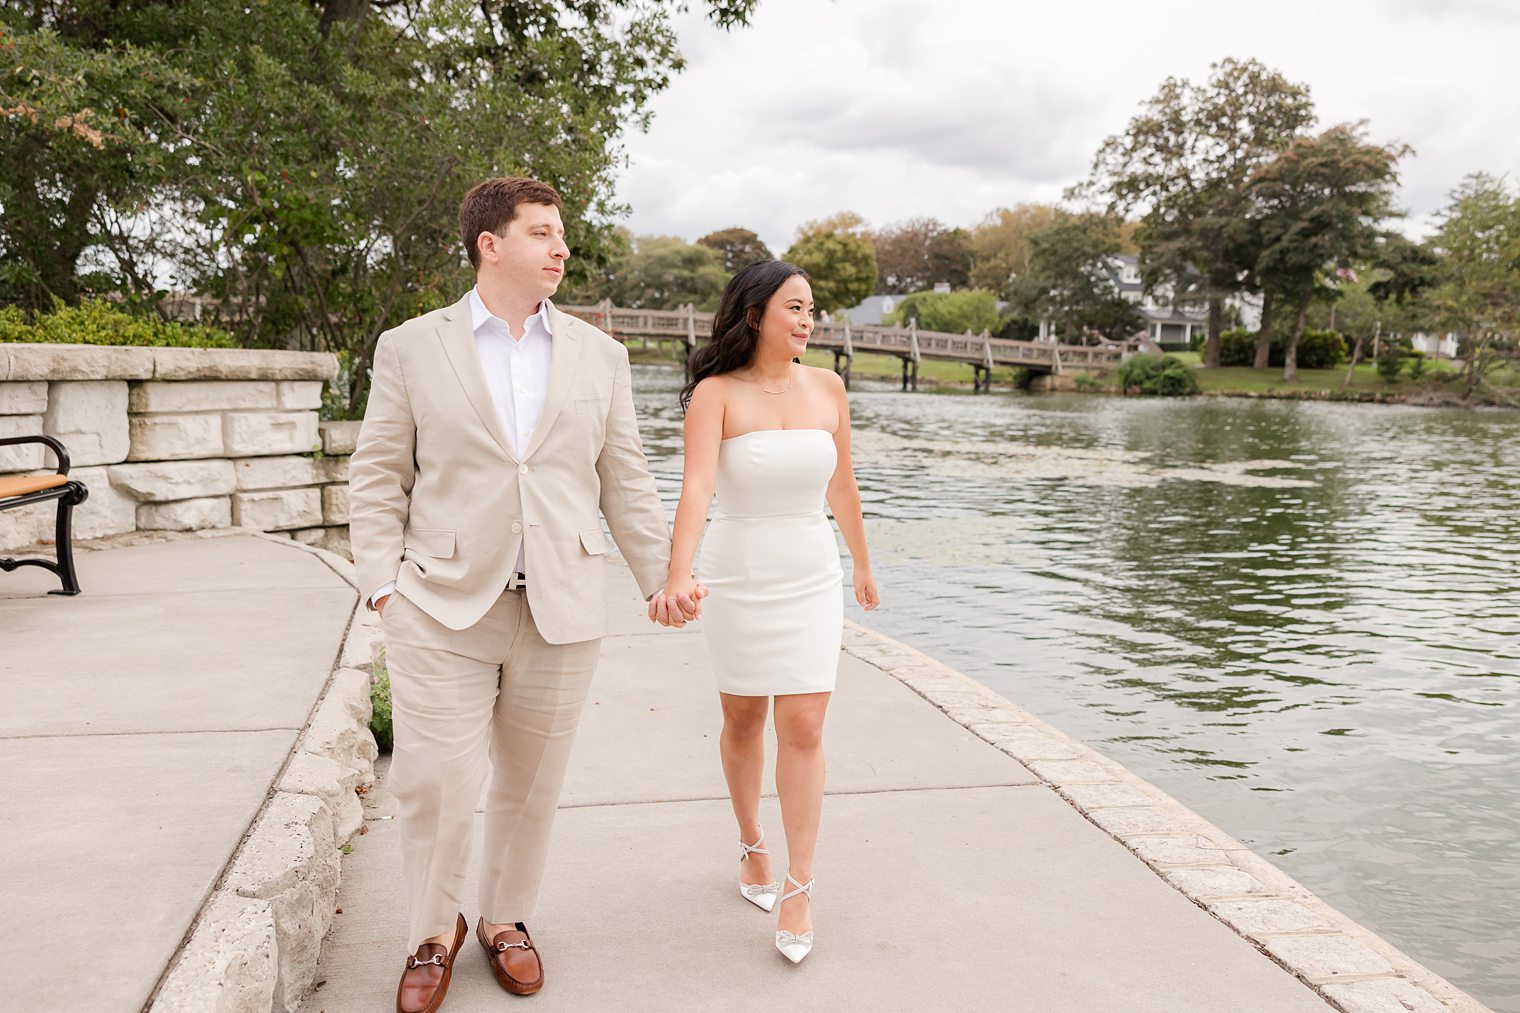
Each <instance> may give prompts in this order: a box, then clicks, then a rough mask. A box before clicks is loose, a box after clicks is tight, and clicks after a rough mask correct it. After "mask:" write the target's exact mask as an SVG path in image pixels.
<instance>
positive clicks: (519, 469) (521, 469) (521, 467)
mask: <svg viewBox="0 0 1520 1013" xmlns="http://www.w3.org/2000/svg"><path fill="white" fill-rule="evenodd" d="M517 473H518V474H519V475H526V474H527V473H528V466H527V465H526V464H519V465H518V466H517Z"/></svg>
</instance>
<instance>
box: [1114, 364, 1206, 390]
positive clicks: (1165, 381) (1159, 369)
mask: <svg viewBox="0 0 1520 1013" xmlns="http://www.w3.org/2000/svg"><path fill="white" fill-rule="evenodd" d="M1116 378H1117V379H1118V381H1119V389H1120V390H1122V391H1123V392H1124V393H1126V394H1128V393H1129V391H1130V388H1131V387H1133V388H1134V389H1135V390H1137V391H1139V392H1140V393H1141V394H1155V395H1160V396H1162V397H1179V396H1182V395H1185V394H1196V393H1198V380H1197V379H1196V378H1195V377H1194V376H1193V371H1192V370H1191V369H1189V368H1188V367H1187V365H1186V363H1184V362H1183V361H1182V360H1181V359H1179V358H1177V357H1176V356H1175V355H1137V356H1135V357H1134V358H1132V359H1130V360H1129V361H1127V362H1125V363H1124V364H1123V365H1121V366H1120V367H1119V370H1118V373H1117V374H1116Z"/></svg>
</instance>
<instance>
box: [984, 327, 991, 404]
mask: <svg viewBox="0 0 1520 1013" xmlns="http://www.w3.org/2000/svg"><path fill="white" fill-rule="evenodd" d="M982 368H983V370H985V380H984V382H983V384H982V389H983V390H985V391H986V392H987V393H989V394H991V393H992V334H991V332H989V331H988V330H987V329H986V328H985V327H984V328H982Z"/></svg>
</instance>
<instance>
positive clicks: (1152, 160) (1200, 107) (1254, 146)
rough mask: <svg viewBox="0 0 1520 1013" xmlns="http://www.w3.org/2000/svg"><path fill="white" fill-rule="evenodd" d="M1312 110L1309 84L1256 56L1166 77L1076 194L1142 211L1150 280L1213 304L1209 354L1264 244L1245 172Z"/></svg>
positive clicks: (1140, 233) (1207, 359) (1285, 140)
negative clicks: (1252, 223)
mask: <svg viewBox="0 0 1520 1013" xmlns="http://www.w3.org/2000/svg"><path fill="white" fill-rule="evenodd" d="M1313 120H1314V112H1313V104H1312V102H1311V101H1310V98H1309V89H1308V88H1307V87H1306V86H1304V85H1300V84H1294V83H1293V82H1290V81H1289V80H1287V78H1285V77H1284V76H1283V75H1281V74H1279V73H1278V72H1276V71H1274V70H1271V69H1270V68H1268V67H1266V66H1264V65H1263V64H1261V63H1259V62H1257V61H1255V60H1246V61H1240V60H1233V59H1231V60H1223V61H1221V62H1220V63H1217V64H1215V65H1214V66H1213V67H1212V68H1211V69H1210V74H1209V79H1208V81H1207V82H1206V83H1205V84H1202V85H1199V84H1194V83H1192V82H1190V81H1187V80H1185V79H1179V78H1167V79H1166V81H1165V82H1164V83H1163V84H1162V86H1161V88H1160V90H1158V91H1157V93H1156V95H1155V96H1154V97H1152V98H1151V99H1150V100H1149V101H1148V102H1147V103H1146V104H1145V106H1144V108H1143V110H1142V111H1141V113H1140V114H1139V115H1137V116H1136V117H1134V118H1133V119H1132V120H1131V121H1130V123H1129V126H1128V128H1127V129H1126V130H1125V131H1124V132H1123V133H1121V134H1116V135H1114V136H1112V137H1110V138H1108V139H1107V140H1106V141H1104V142H1103V145H1102V146H1101V147H1100V148H1099V150H1098V153H1097V156H1096V157H1095V158H1094V160H1093V169H1092V177H1091V179H1090V180H1089V181H1088V182H1087V183H1086V184H1085V185H1083V186H1079V187H1077V188H1074V190H1073V193H1074V195H1080V196H1089V197H1100V198H1102V199H1104V200H1105V201H1106V203H1107V206H1108V207H1109V209H1110V210H1111V211H1116V212H1121V213H1124V214H1128V213H1130V212H1138V213H1140V214H1141V219H1140V227H1139V228H1138V230H1137V232H1136V237H1135V238H1136V240H1137V241H1138V243H1139V245H1140V253H1141V262H1142V264H1143V265H1144V271H1145V279H1146V286H1147V288H1148V289H1152V290H1153V289H1155V288H1156V287H1157V286H1159V285H1165V286H1167V287H1169V288H1170V289H1171V291H1172V293H1173V298H1174V299H1175V300H1178V301H1182V300H1186V299H1196V300H1198V301H1200V302H1204V303H1207V305H1208V307H1209V324H1208V332H1209V337H1208V343H1207V345H1206V346H1205V351H1204V363H1205V365H1209V366H1217V365H1218V364H1219V333H1220V329H1221V325H1222V322H1223V311H1224V300H1225V299H1226V298H1227V297H1229V296H1230V295H1233V294H1235V293H1237V292H1240V291H1243V290H1244V289H1245V288H1246V287H1247V285H1248V275H1249V272H1250V270H1251V268H1252V267H1253V266H1254V265H1255V263H1256V259H1257V255H1258V251H1257V250H1256V249H1255V248H1254V244H1253V243H1251V242H1250V239H1251V236H1250V234H1249V232H1248V231H1244V230H1242V229H1241V224H1242V223H1243V222H1244V221H1245V219H1246V214H1245V212H1246V209H1247V205H1248V202H1249V191H1248V186H1247V184H1248V182H1249V180H1250V178H1251V176H1252V174H1253V173H1254V172H1255V171H1256V170H1257V169H1258V168H1259V167H1261V166H1262V165H1265V164H1266V163H1268V162H1270V161H1271V160H1272V159H1274V158H1275V157H1276V156H1277V155H1278V153H1279V152H1281V151H1282V150H1283V149H1284V148H1286V147H1287V145H1288V144H1289V143H1290V142H1291V141H1292V139H1293V138H1294V137H1295V136H1297V135H1298V134H1299V133H1300V132H1301V131H1303V130H1305V129H1307V128H1308V127H1309V126H1310V125H1311V124H1312V123H1313Z"/></svg>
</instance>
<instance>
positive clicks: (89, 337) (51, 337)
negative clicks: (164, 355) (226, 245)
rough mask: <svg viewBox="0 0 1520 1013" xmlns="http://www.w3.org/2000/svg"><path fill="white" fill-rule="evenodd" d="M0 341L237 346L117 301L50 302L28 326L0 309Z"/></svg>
mask: <svg viewBox="0 0 1520 1013" xmlns="http://www.w3.org/2000/svg"><path fill="white" fill-rule="evenodd" d="M0 341H13V342H43V343H47V344H66V345H146V346H151V347H159V348H163V347H181V348H236V347H238V345H237V342H236V341H234V340H233V339H232V335H231V334H228V333H227V332H226V331H221V330H217V329H216V328H214V327H203V326H201V325H200V324H182V323H179V322H178V321H172V320H160V319H159V318H158V317H153V316H147V317H142V316H134V315H133V314H132V313H130V312H128V311H127V310H126V309H125V308H124V307H122V306H121V305H119V304H117V303H113V302H107V301H106V300H104V299H87V300H85V301H84V302H82V303H80V304H79V305H77V306H66V305H64V304H63V303H61V302H57V303H54V305H53V309H52V310H51V311H50V312H48V313H44V314H41V315H39V316H38V317H37V318H36V319H34V320H33V321H32V322H31V323H27V321H26V318H25V317H24V316H23V315H22V313H21V311H20V310H19V309H16V308H15V307H7V308H6V309H4V310H0Z"/></svg>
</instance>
